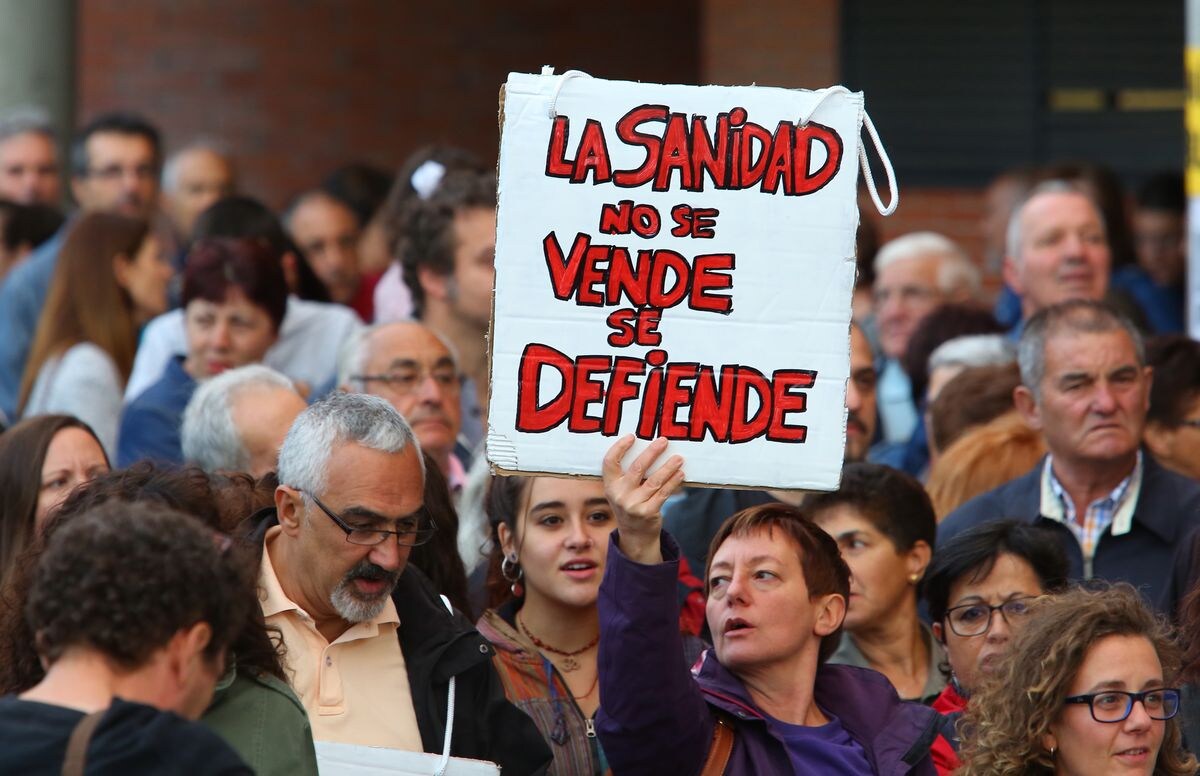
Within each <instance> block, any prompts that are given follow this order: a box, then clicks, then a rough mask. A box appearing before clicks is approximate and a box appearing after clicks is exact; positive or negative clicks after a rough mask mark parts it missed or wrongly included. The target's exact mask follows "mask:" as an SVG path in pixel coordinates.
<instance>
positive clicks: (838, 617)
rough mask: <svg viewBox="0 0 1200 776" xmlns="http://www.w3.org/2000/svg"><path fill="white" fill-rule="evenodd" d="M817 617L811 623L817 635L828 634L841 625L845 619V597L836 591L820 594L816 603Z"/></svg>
mask: <svg viewBox="0 0 1200 776" xmlns="http://www.w3.org/2000/svg"><path fill="white" fill-rule="evenodd" d="M816 607H817V618H816V621H815V622H814V623H813V633H814V634H815V635H817V636H828V635H829V634H831V633H833V632H834V631H836V630H837V629H838V628H840V627H842V620H844V619H846V599H845V598H843V597H842V596H840V595H838V594H837V593H830V594H829V595H825V596H821V599H820V601H818V602H817V603H816Z"/></svg>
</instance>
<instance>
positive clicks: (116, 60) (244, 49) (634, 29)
mask: <svg viewBox="0 0 1200 776" xmlns="http://www.w3.org/2000/svg"><path fill="white" fill-rule="evenodd" d="M695 7H696V5H695V3H692V2H681V3H675V2H672V3H662V4H659V3H643V2H638V0H613V1H611V2H607V3H605V4H604V5H603V6H602V10H597V9H598V8H601V7H598V6H593V5H588V4H574V3H562V2H557V1H556V0H526V1H525V2H519V3H509V2H488V0H454V1H453V2H434V3H416V2H398V1H394V0H344V1H343V0H252V1H251V2H247V1H246V0H81V2H80V3H79V15H78V25H79V35H78V46H79V51H78V54H79V56H78V59H77V67H78V76H79V79H78V102H77V108H78V116H79V119H80V121H86V120H87V119H88V118H89V117H91V116H93V115H95V114H96V113H97V112H100V111H102V110H107V109H111V108H114V107H123V108H131V109H136V110H139V111H142V112H144V113H145V114H147V115H148V116H149V117H150V118H151V119H153V120H154V121H156V122H157V123H158V124H159V125H160V126H161V127H162V129H163V131H164V134H165V136H166V138H167V141H168V145H176V146H177V145H180V144H183V143H186V142H188V141H189V140H191V139H193V138H194V137H195V136H197V135H202V136H212V137H216V138H220V139H222V140H223V141H225V142H226V143H227V144H228V145H229V146H230V147H231V148H232V150H233V151H234V153H235V155H236V156H237V158H238V161H239V164H240V167H241V169H242V173H243V176H242V177H243V182H244V188H246V189H247V191H248V192H249V193H251V194H255V195H257V196H260V197H262V198H264V199H265V200H266V201H267V202H268V203H270V204H272V205H275V206H281V205H283V204H284V203H285V202H286V200H287V199H288V198H289V197H290V196H291V195H292V194H294V193H295V192H297V191H298V190H299V189H301V188H303V187H307V186H311V185H313V184H315V183H316V182H317V181H318V180H319V179H320V177H322V176H323V175H324V174H325V173H326V172H328V171H329V170H331V169H333V168H334V167H336V166H337V165H339V164H342V163H345V162H347V161H352V160H364V161H370V162H374V163H377V164H381V165H384V166H387V167H389V168H394V167H396V166H398V165H399V164H400V162H402V161H403V159H404V157H405V156H406V155H407V154H408V153H410V152H411V151H413V150H415V149H416V148H418V147H419V146H421V145H423V144H425V143H429V142H453V143H457V144H460V145H463V146H465V147H467V148H470V149H472V150H474V151H476V152H478V153H480V154H483V155H485V158H486V157H493V156H494V155H495V153H496V147H497V137H498V136H497V131H496V116H497V94H498V91H499V88H500V85H501V84H502V83H503V82H504V79H505V77H506V75H507V73H508V72H509V71H514V70H515V71H525V72H537V71H539V70H540V68H541V66H542V65H543V64H551V65H554V66H555V67H557V68H558V70H559V72H562V71H563V70H566V69H569V68H576V69H581V70H584V71H586V72H590V73H592V74H594V75H597V76H605V77H609V78H625V79H640V80H645V81H660V82H681V83H694V82H696V81H697V80H698V77H699V76H698V71H699V68H698V40H699V35H698V21H697V19H696V13H695V10H694V9H695Z"/></svg>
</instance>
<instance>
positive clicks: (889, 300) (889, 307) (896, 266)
mask: <svg viewBox="0 0 1200 776" xmlns="http://www.w3.org/2000/svg"><path fill="white" fill-rule="evenodd" d="M939 264H940V260H939V259H938V257H936V256H915V257H913V258H910V259H899V260H897V261H893V262H892V263H891V264H888V265H886V266H885V267H884V268H883V269H881V270H879V275H878V277H876V279H875V289H874V296H875V315H876V318H877V320H878V321H879V342H880V345H882V346H883V352H884V354H886V355H887V356H888V358H900V357H901V356H903V355H904V349H905V348H907V347H908V341H909V340H910V339H912V335H913V332H914V331H916V329H917V326H918V325H919V324H920V323H921V321H922V320H923V319H924V318H925V316H926V315H929V314H930V313H931V312H933V311H934V309H935V308H936V307H937V306H938V305H940V304H941V303H942V302H943V301H945V297H944V294H942V292H941V291H940V290H939V289H938V284H937V273H938V265H939Z"/></svg>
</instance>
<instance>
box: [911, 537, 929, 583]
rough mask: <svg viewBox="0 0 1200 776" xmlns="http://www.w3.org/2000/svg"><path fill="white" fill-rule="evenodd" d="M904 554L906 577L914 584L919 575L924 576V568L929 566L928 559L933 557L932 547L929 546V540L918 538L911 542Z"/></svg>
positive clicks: (919, 579)
mask: <svg viewBox="0 0 1200 776" xmlns="http://www.w3.org/2000/svg"><path fill="white" fill-rule="evenodd" d="M905 555H906V557H905V564H906V565H907V568H908V579H909V581H911V582H912V583H913V584H914V585H915V584H916V583H918V582H920V581H921V577H923V576H925V569H926V568H928V567H929V561H930V560H932V559H933V549H932V548H931V547H930V546H929V542H926V541H920V540H919V541H916V542H913V546H912V547H910V548H909V550H908V552H907V553H905Z"/></svg>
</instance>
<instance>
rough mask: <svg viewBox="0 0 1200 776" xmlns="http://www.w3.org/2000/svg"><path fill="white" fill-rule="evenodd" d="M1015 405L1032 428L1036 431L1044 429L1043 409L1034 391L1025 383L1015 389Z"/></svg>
mask: <svg viewBox="0 0 1200 776" xmlns="http://www.w3.org/2000/svg"><path fill="white" fill-rule="evenodd" d="M1013 405H1014V406H1016V408H1017V412H1019V413H1021V417H1022V418H1024V419H1025V422H1026V423H1027V424H1028V425H1029V427H1030V428H1032V429H1033V430H1034V431H1041V430H1042V410H1041V407H1039V406H1038V401H1037V398H1036V397H1034V395H1033V391H1031V390H1029V389H1028V388H1026V387H1025V386H1024V385H1018V386H1017V387H1016V388H1014V389H1013Z"/></svg>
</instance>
